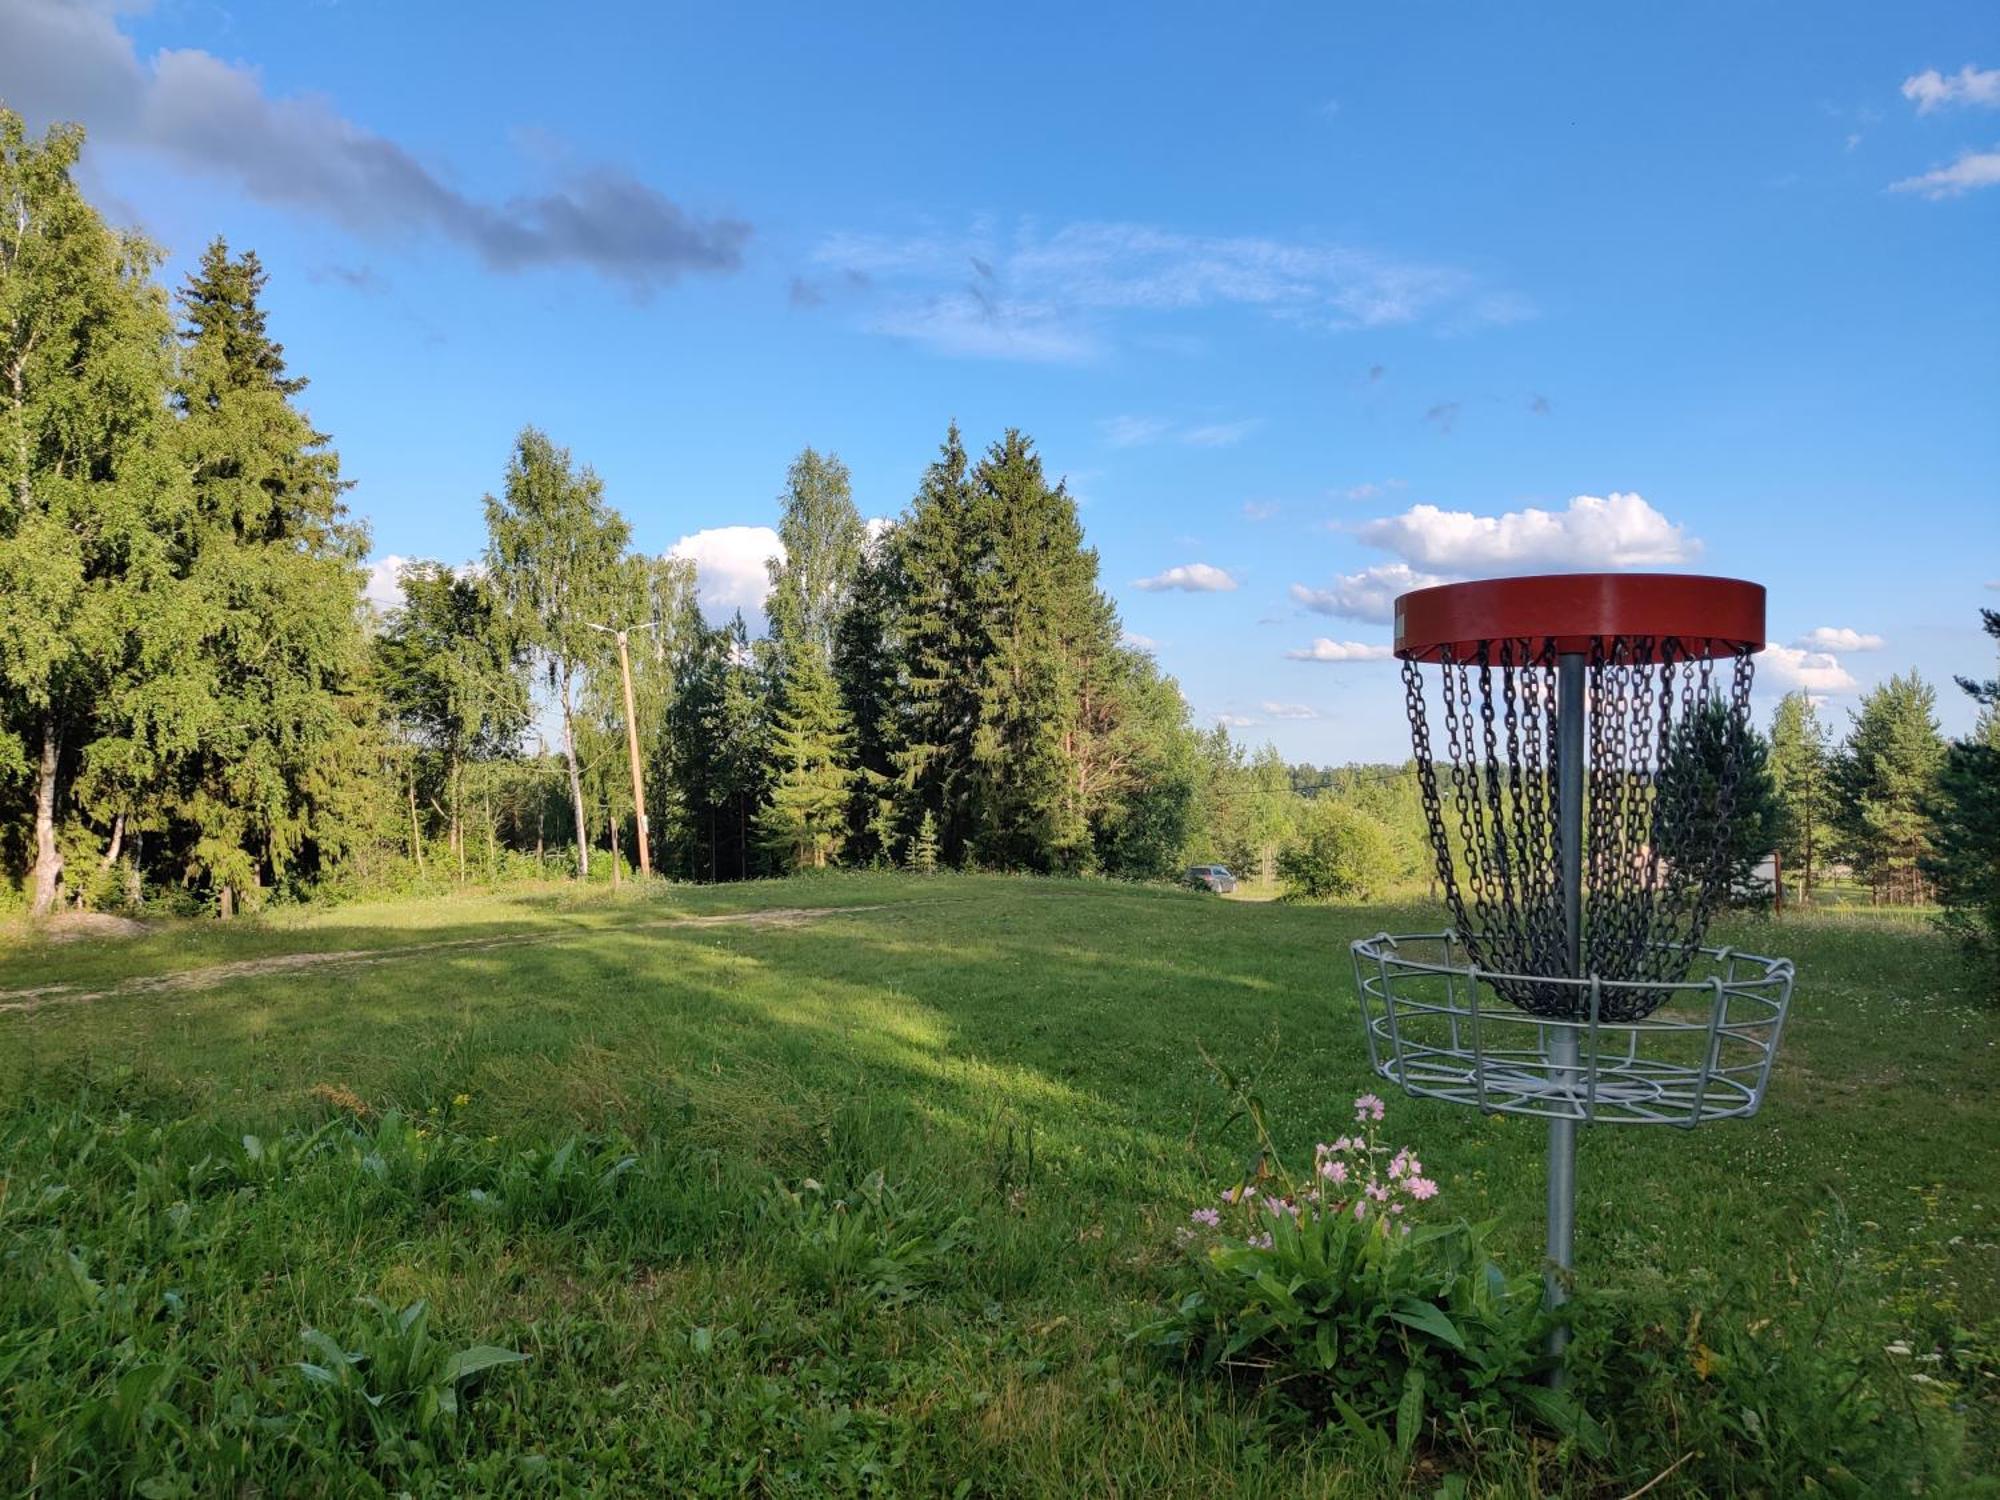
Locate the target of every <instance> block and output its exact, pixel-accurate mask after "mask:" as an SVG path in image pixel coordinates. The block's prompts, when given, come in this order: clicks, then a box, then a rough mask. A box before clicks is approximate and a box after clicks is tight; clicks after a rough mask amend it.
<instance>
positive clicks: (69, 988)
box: [0, 905, 882, 1012]
mask: <svg viewBox="0 0 2000 1500" xmlns="http://www.w3.org/2000/svg"><path fill="white" fill-rule="evenodd" d="M881 909H882V908H881V907H880V906H879V905H877V906H774V907H772V908H770V909H769V910H767V911H744V912H724V913H720V914H717V915H714V916H704V917H662V918H659V919H658V920H656V921H652V922H626V923H620V924H618V925H615V926H609V927H573V928H567V929H561V930H557V931H553V932H551V931H549V930H547V929H542V930H538V931H535V932H510V933H503V934H502V935H500V936H498V937H472V938H444V939H440V940H438V941H435V942H429V943H404V944H401V945H399V946H397V947H393V948H342V949H335V950H333V951H331V952H327V953H280V954H276V955H274V956H272V957H270V958H245V959H238V960H236V961H235V962H233V963H223V964H209V965H207V966H205V967H203V968H199V969H181V970H178V971H176V972H174V973H171V974H142V975H139V976H137V977H135V978H132V979H121V980H120V981H118V983H116V984H113V985H108V986H106V987H105V988H103V989H96V990H86V989H79V988H78V987H76V986H75V985H68V984H45V985H41V986H38V987H36V988H34V989H25V990H0V1012H6V1011H21V1010H39V1009H41V1008H42V1007H43V1006H46V1005H82V1004H84V1003H85V1002H87V1001H91V1000H111V999H116V998H118V997H120V996H124V995H161V994H187V993H192V992H195V991H199V990H210V989H214V988H215V987H216V986H217V985H219V984H227V983H229V982H230V981H231V980H234V979H255V978H259V977H261V976H264V975H268V974H294V973H301V972H308V971H311V970H315V969H358V968H363V967H366V966H367V965H370V964H384V963H395V962H398V961H400V960H402V959H406V958H421V957H424V956H427V955H430V954H436V953H484V952H490V951H491V950H493V949H496V948H528V947H534V946H536V945H537V944H545V943H561V942H568V941H571V940H573V939H577V938H592V937H602V936H604V935H605V934H607V933H625V932H652V931H657V930H658V929H660V928H665V927H802V926H804V925H805V924H806V923H808V922H816V921H819V920H820V919H821V918H823V917H834V916H840V915H842V914H843V913H846V912H859V911H880V910H881Z"/></svg>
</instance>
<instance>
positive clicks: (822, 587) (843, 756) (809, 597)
mask: <svg viewBox="0 0 2000 1500" xmlns="http://www.w3.org/2000/svg"><path fill="white" fill-rule="evenodd" d="M780 504H781V506H782V513H781V515H780V516H779V519H778V539H779V541H780V542H782V543H783V544H784V549H785V550H784V556H783V557H774V558H772V559H771V560H770V561H769V563H768V564H767V566H768V568H769V570H770V575H771V592H770V596H769V599H768V603H767V606H766V607H767V609H768V611H769V613H770V618H771V650H770V653H769V658H770V702H771V706H772V709H773V718H772V724H771V734H770V744H771V750H772V755H773V766H772V769H773V772H774V773H775V774H774V775H773V776H772V778H771V784H770V795H771V801H770V803H769V804H768V805H767V806H765V807H764V808H763V809H762V810H761V811H760V813H759V815H758V831H759V834H760V837H761V840H762V843H763V845H764V847H765V849H766V850H767V851H768V852H770V854H771V855H772V857H773V859H774V861H775V862H776V863H777V865H778V866H779V867H780V868H787V869H803V868H808V867H810V868H819V867H822V866H824V865H825V864H826V863H827V862H828V861H829V860H830V859H831V858H833V856H834V855H835V854H837V853H838V852H839V849H840V847H841V844H842V843H843V842H844V841H845V839H846V834H847V814H848V798H849V794H850V788H851V785H852V782H853V779H854V777H853V774H852V772H851V771H850V769H849V766H848V762H847V754H848V732H847V726H848V719H847V714H846V711H845V708H844V706H843V705H842V703H841V700H840V692H839V688H838V686H837V684H836V680H835V677H834V670H833V654H834V646H835V642H836V637H837V634H838V629H839V625H840V621H841V618H842V616H843V615H844V614H845V613H846V612H847V609H848V606H849V601H850V598H851V596H852V593H853V588H854V581H855V575H856V573H857V572H858V570H859V569H860V566H861V555H862V545H863V542H864V539H865V532H864V529H863V527H862V524H861V514H860V512H859V511H857V510H856V509H855V508H854V500H853V497H852V494H851V493H850V490H849V483H848V476H847V466H846V465H845V464H843V463H842V462H841V461H840V460H839V459H838V458H836V457H834V456H833V455H831V454H828V455H826V456H821V455H820V454H818V453H815V452H814V451H813V450H812V449H810V448H807V449H806V450H805V451H804V452H802V453H800V454H799V456H798V458H796V459H795V460H793V462H792V466H791V469H790V470H789V472H788V473H787V474H786V476H785V493H784V495H783V496H782V497H781V500H780Z"/></svg>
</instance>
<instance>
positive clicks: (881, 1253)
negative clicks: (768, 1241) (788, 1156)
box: [764, 1169, 971, 1305]
mask: <svg viewBox="0 0 2000 1500" xmlns="http://www.w3.org/2000/svg"><path fill="white" fill-rule="evenodd" d="M764 1224H765V1228H766V1231H767V1232H768V1233H770V1234H772V1235H774V1236H775V1237H776V1239H777V1240H778V1242H779V1244H780V1245H781V1246H782V1250H783V1253H784V1254H785V1255H786V1256H787V1257H788V1258H789V1259H790V1260H791V1262H792V1264H793V1265H794V1266H795V1267H796V1268H797V1270H798V1273H799V1274H800V1276H801V1277H802V1278H803V1281H804V1283H805V1285H807V1286H808V1287H810V1288H812V1289H813V1290H815V1291H819V1292H823V1293H825V1294H827V1295H830V1296H841V1295H844V1294H846V1293H849V1292H856V1293H859V1294H860V1295H862V1296H865V1297H870V1298H874V1299H876V1300H878V1301H881V1302H884V1303H888V1304H892V1305H894V1304H900V1303H904V1302H908V1301H910V1300H912V1299H913V1298H915V1297H916V1296H917V1295H918V1294H919V1293H920V1292H921V1291H922V1290H923V1289H924V1287H925V1286H926V1285H927V1284H930V1283H932V1282H935V1281H936V1280H938V1279H939V1278H940V1277H941V1276H943V1275H944V1274H945V1272H946V1271H947V1269H948V1268H949V1267H950V1265H951V1263H952V1260H953V1257H954V1256H955V1255H957V1254H958V1253H959V1252H960V1251H961V1250H963V1249H964V1248H965V1247H966V1245H967V1243H968V1242H969V1240H970V1239H971V1221H970V1220H969V1219H968V1218H967V1217H966V1216H965V1215H964V1214H961V1213H956V1212H954V1211H953V1210H952V1209H951V1208H950V1207H949V1205H946V1204H943V1203H940V1202H939V1201H938V1200H937V1199H935V1198H934V1197H924V1196H921V1195H916V1196H913V1195H912V1194H910V1193H909V1192H907V1191H906V1190H903V1189H899V1188H897V1187H894V1186H892V1185H891V1184H889V1183H888V1182H887V1181H886V1180H885V1179H884V1178H883V1175H882V1173H881V1171H880V1170H879V1169H878V1170H876V1171H873V1172H870V1173H868V1174H867V1175H866V1176H865V1177H863V1178H862V1179H861V1181H860V1182H859V1183H857V1184H856V1185H855V1186H854V1187H853V1188H852V1189H851V1190H849V1191H847V1192H844V1193H835V1192H832V1191H830V1190H829V1189H828V1188H826V1187H825V1186H824V1185H822V1184H821V1183H819V1182H816V1181H815V1180H813V1179H812V1178H810V1177H808V1178H805V1179H804V1180H803V1181H801V1182H800V1183H799V1185H798V1186H797V1187H796V1188H794V1187H790V1186H787V1185H785V1184H783V1183H778V1184H775V1185H774V1186H773V1187H772V1189H771V1193H770V1196H769V1197H767V1198H766V1199H765V1202H764Z"/></svg>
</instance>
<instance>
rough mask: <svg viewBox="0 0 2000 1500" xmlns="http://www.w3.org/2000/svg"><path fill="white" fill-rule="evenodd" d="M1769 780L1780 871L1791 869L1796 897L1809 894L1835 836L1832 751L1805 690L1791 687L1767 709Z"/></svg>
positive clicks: (1808, 897)
mask: <svg viewBox="0 0 2000 1500" xmlns="http://www.w3.org/2000/svg"><path fill="white" fill-rule="evenodd" d="M1770 767H1771V782H1772V787H1773V790H1774V791H1775V792H1776V795H1777V798H1778V810H1779V816H1778V822H1777V850H1778V855H1779V861H1780V866H1781V871H1780V873H1781V874H1782V875H1784V876H1785V877H1786V878H1791V877H1793V876H1794V875H1796V877H1797V880H1798V892H1799V896H1800V899H1802V900H1805V901H1810V900H1811V899H1812V892H1813V883H1814V877H1815V875H1816V874H1817V873H1818V871H1819V869H1820V867H1821V866H1822V865H1823V864H1824V863H1825V861H1826V853H1827V850H1828V848H1829V847H1830V846H1831V845H1832V843H1833V840H1834V836H1835V835H1834V824H1833V810H1834V804H1833V795H1834V786H1833V751H1832V744H1831V740H1830V737H1829V735H1828V733H1827V729H1826V726H1825V725H1824V724H1822V723H1821V722H1820V718H1819V712H1818V710H1817V709H1815V708H1814V707H1813V701H1812V697H1811V695H1810V694H1808V693H1806V692H1804V691H1803V690H1795V691H1793V692H1789V693H1787V694H1785V696H1784V697H1783V698H1780V699H1779V700H1778V706H1777V708H1776V709H1775V710H1774V711H1773V713H1772V715H1771V755H1770Z"/></svg>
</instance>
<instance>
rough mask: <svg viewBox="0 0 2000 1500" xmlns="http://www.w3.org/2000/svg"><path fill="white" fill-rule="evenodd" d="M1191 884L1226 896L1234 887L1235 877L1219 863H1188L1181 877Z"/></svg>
mask: <svg viewBox="0 0 2000 1500" xmlns="http://www.w3.org/2000/svg"><path fill="white" fill-rule="evenodd" d="M1183 878H1184V879H1185V880H1186V881H1187V883H1188V884H1189V885H1191V886H1196V887H1198V888H1199V889H1201V890H1204V891H1214V892H1215V893H1216V894H1217V895H1220V896H1226V895H1228V894H1229V893H1230V892H1231V891H1233V890H1235V889H1236V877H1235V876H1234V875H1232V874H1230V873H1229V871H1228V870H1226V869H1225V868H1223V867H1222V866H1221V865H1189V866H1188V872H1187V874H1186V876H1185V877H1183Z"/></svg>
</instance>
